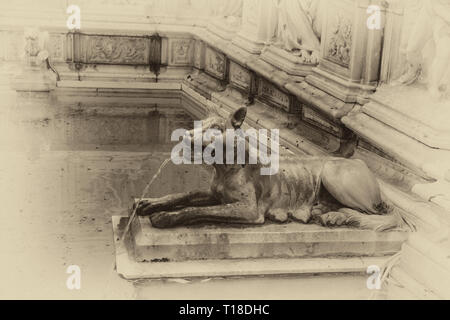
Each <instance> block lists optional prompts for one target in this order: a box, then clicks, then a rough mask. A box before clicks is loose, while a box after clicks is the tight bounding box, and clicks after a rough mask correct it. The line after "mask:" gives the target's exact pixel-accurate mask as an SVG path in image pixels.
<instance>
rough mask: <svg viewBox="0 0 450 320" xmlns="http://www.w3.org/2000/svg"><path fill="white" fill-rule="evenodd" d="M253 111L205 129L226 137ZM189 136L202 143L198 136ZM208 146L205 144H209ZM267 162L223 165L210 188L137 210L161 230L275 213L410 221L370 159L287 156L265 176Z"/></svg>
mask: <svg viewBox="0 0 450 320" xmlns="http://www.w3.org/2000/svg"><path fill="white" fill-rule="evenodd" d="M246 114H247V109H246V108H241V109H239V110H237V111H236V112H235V113H234V114H232V115H231V116H230V117H229V118H228V119H223V118H222V117H220V116H217V115H211V116H210V117H209V118H208V119H206V120H204V121H203V122H202V123H203V128H202V130H203V133H204V132H206V131H207V130H208V129H219V130H221V131H222V132H223V134H224V135H225V134H226V130H227V129H233V128H234V129H239V128H240V127H241V126H242V124H243V122H244V120H245V118H246ZM193 136H194V135H193V134H192V133H191V137H193ZM197 136H199V135H197ZM230 140H231V139H230ZM223 141H226V137H223ZM189 142H191V143H192V145H193V144H194V141H193V139H192V138H191V139H190V141H189V140H188V142H187V143H189ZM208 144H209V143H205V142H202V145H203V149H205V148H206V147H207V146H208ZM234 147H235V148H236V147H237V144H236V143H235V146H234ZM224 148H226V146H225V147H224ZM191 150H194V148H193V147H192V148H191ZM235 151H236V150H235ZM224 154H225V152H224ZM234 154H235V155H236V154H237V152H235V153H234ZM192 157H194V154H192ZM224 162H225V161H224ZM261 167H262V165H258V164H256V165H225V164H223V165H217V164H216V165H214V168H215V176H214V179H213V181H212V184H211V188H210V190H209V191H208V192H191V193H186V194H174V195H168V196H166V197H163V198H160V199H146V200H144V201H142V202H140V204H139V207H138V209H137V214H138V215H140V216H149V217H150V220H151V222H152V225H153V226H154V227H155V228H173V227H179V226H188V225H195V224H211V223H213V224H215V223H220V224H244V225H261V224H264V223H265V221H266V219H268V220H270V221H274V222H278V223H286V222H289V221H296V222H301V223H310V222H311V223H319V224H321V225H324V226H344V225H347V226H354V227H359V228H362V229H371V230H376V231H384V230H389V229H393V228H397V227H401V226H402V225H403V223H404V221H403V220H402V218H401V216H400V214H398V212H397V211H396V210H394V209H393V208H391V207H390V206H388V205H387V204H386V203H385V202H384V201H383V200H382V198H381V192H380V187H379V185H378V182H377V180H376V179H375V177H374V175H373V174H372V173H371V171H370V170H369V169H368V167H367V166H366V164H365V163H364V162H362V161H359V160H349V159H343V158H332V157H304V156H294V155H292V156H281V155H280V161H279V171H278V174H276V175H273V176H263V175H261V174H260V169H261Z"/></svg>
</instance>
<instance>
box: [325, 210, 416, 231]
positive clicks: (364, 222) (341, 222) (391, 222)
mask: <svg viewBox="0 0 450 320" xmlns="http://www.w3.org/2000/svg"><path fill="white" fill-rule="evenodd" d="M377 211H378V212H379V214H366V213H361V212H359V211H357V210H354V209H348V208H345V209H341V210H339V211H337V212H330V213H327V214H325V215H322V216H320V217H319V220H320V223H321V224H322V225H326V226H353V227H357V228H360V229H367V230H374V231H378V232H382V231H388V230H394V229H402V230H411V231H415V226H414V224H413V223H411V222H410V221H409V219H407V215H406V214H405V213H404V212H403V211H402V210H401V209H400V208H397V207H395V206H394V205H388V204H386V203H382V204H381V205H380V206H379V208H377Z"/></svg>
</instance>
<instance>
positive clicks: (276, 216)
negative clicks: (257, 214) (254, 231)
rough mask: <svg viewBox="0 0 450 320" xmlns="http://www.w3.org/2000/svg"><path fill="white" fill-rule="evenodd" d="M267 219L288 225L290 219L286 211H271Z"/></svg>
mask: <svg viewBox="0 0 450 320" xmlns="http://www.w3.org/2000/svg"><path fill="white" fill-rule="evenodd" d="M267 219H269V220H270V221H273V222H276V223H286V222H287V221H288V219H289V217H288V213H287V210H286V209H270V210H269V212H268V213H267Z"/></svg>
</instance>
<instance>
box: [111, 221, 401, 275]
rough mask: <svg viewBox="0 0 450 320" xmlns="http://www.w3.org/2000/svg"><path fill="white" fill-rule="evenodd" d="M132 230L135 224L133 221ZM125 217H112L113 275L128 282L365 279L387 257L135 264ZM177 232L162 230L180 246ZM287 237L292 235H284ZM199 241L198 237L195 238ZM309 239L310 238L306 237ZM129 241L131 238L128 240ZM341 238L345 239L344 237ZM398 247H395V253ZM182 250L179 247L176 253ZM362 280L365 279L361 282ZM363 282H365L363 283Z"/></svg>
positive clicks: (220, 260) (384, 261) (393, 236)
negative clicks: (310, 277)
mask: <svg viewBox="0 0 450 320" xmlns="http://www.w3.org/2000/svg"><path fill="white" fill-rule="evenodd" d="M135 222H137V223H134V226H133V227H134V228H136V227H137V225H138V224H139V221H138V220H136V221H135ZM127 223H128V217H120V216H114V217H112V224H113V231H114V241H115V246H116V267H117V272H118V273H119V274H120V275H121V276H122V277H124V278H125V279H128V280H138V279H193V278H222V277H225V278H228V277H255V276H258V277H260V276H267V277H272V276H288V275H289V276H296V277H297V276H308V275H352V276H354V275H355V274H359V275H362V276H364V277H365V276H366V275H367V270H368V267H369V266H374V265H375V266H379V267H380V268H383V266H384V265H385V264H386V263H387V261H388V260H389V259H390V257H391V256H390V255H383V256H379V257H365V256H358V257H343V256H336V257H318V258H307V257H302V258H260V259H212V260H190V261H167V260H156V261H154V262H150V261H138V260H137V259H136V257H135V250H134V249H135V248H134V241H133V240H131V241H126V242H125V245H123V243H122V242H121V240H120V239H122V235H123V231H124V229H125V225H126V224H127ZM179 232H180V230H179V229H174V230H166V232H165V234H166V235H165V236H164V237H165V238H166V239H173V240H174V241H178V242H179V243H182V238H180V237H179V236H177V233H179ZM287 236H288V237H291V236H292V235H291V234H289V233H287ZM386 236H388V237H390V238H392V239H391V241H392V243H393V244H394V243H396V241H395V238H401V239H403V238H404V237H405V234H402V233H398V232H394V233H388V234H386ZM198 237H200V236H198ZM310 237H311V235H310ZM130 238H131V239H133V238H134V237H130ZM344 238H345V237H344ZM399 246H400V244H398V246H397V245H395V247H396V249H395V250H398V249H399ZM184 248H186V246H184V247H180V248H179V249H180V251H182V250H184ZM364 279H365V278H364ZM364 281H365V280H364Z"/></svg>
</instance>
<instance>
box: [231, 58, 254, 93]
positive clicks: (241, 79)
mask: <svg viewBox="0 0 450 320" xmlns="http://www.w3.org/2000/svg"><path fill="white" fill-rule="evenodd" d="M230 83H231V84H232V85H233V86H235V87H237V88H239V89H242V90H244V91H246V92H249V91H250V89H251V84H252V74H251V72H250V71H249V70H247V69H245V68H244V67H242V66H241V65H239V64H237V63H236V62H233V61H230Z"/></svg>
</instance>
